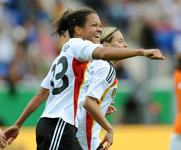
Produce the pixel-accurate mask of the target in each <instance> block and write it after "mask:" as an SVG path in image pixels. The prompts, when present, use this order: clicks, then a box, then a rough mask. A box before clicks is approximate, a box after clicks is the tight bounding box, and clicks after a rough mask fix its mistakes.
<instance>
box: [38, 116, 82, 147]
mask: <svg viewBox="0 0 181 150" xmlns="http://www.w3.org/2000/svg"><path fill="white" fill-rule="evenodd" d="M76 132H77V128H76V127H74V126H73V125H71V124H69V123H66V122H65V121H64V120H63V119H61V118H41V119H40V120H39V121H38V124H37V127H36V143H37V150H83V149H82V148H81V146H80V144H79V142H78V139H77V138H76Z"/></svg>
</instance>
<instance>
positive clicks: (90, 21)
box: [81, 14, 102, 44]
mask: <svg viewBox="0 0 181 150" xmlns="http://www.w3.org/2000/svg"><path fill="white" fill-rule="evenodd" d="M101 34H102V24H101V21H100V18H99V16H98V15H97V14H90V15H88V16H87V22H86V23H85V26H84V28H82V35H81V38H83V39H86V40H89V41H92V42H93V43H96V44H99V43H100V35H101Z"/></svg>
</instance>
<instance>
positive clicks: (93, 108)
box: [83, 96, 113, 150]
mask: <svg viewBox="0 0 181 150" xmlns="http://www.w3.org/2000/svg"><path fill="white" fill-rule="evenodd" d="M96 101H97V99H95V98H93V97H90V96H87V97H86V98H85V102H84V104H83V107H84V108H85V109H86V110H87V112H88V113H89V114H90V115H91V116H92V118H93V119H94V120H95V121H96V122H97V123H98V124H99V125H100V126H101V127H102V128H104V129H105V130H106V131H107V134H106V135H105V136H104V139H103V141H102V142H101V144H102V145H103V144H104V143H105V142H106V141H107V142H108V144H107V145H106V147H105V148H104V150H107V149H108V148H109V147H110V146H111V145H112V143H113V128H112V126H111V124H110V123H109V122H108V121H107V120H106V118H105V117H104V115H103V113H102V112H101V110H100V108H99V106H98V105H97V103H96Z"/></svg>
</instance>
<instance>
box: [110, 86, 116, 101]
mask: <svg viewBox="0 0 181 150" xmlns="http://www.w3.org/2000/svg"><path fill="white" fill-rule="evenodd" d="M116 92H117V88H114V89H113V91H112V94H111V98H112V99H114V98H115V96H116Z"/></svg>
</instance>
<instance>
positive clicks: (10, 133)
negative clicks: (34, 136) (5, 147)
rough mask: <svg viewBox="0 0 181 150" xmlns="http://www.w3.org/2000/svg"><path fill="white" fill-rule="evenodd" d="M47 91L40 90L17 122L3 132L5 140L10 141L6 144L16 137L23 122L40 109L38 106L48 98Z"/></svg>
mask: <svg viewBox="0 0 181 150" xmlns="http://www.w3.org/2000/svg"><path fill="white" fill-rule="evenodd" d="M48 96H49V90H48V89H45V88H41V89H40V90H39V91H38V92H37V94H36V95H35V96H34V97H33V98H32V99H31V100H30V102H29V103H28V105H27V106H26V108H25V109H24V111H23V112H22V114H21V115H20V117H19V118H18V120H17V121H16V122H15V124H14V125H12V126H11V127H9V128H8V129H6V130H5V131H4V133H5V135H6V138H7V140H8V139H11V140H10V141H9V142H8V144H11V143H12V142H13V141H14V139H15V138H16V137H17V136H18V134H19V130H20V128H21V126H22V124H23V123H24V122H25V120H26V119H27V118H28V117H29V116H30V115H31V114H32V113H33V112H34V111H35V110H36V109H38V108H39V107H40V105H41V104H42V103H43V102H44V101H45V100H46V99H47V98H48Z"/></svg>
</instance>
